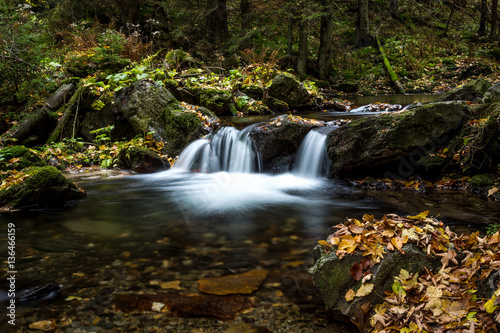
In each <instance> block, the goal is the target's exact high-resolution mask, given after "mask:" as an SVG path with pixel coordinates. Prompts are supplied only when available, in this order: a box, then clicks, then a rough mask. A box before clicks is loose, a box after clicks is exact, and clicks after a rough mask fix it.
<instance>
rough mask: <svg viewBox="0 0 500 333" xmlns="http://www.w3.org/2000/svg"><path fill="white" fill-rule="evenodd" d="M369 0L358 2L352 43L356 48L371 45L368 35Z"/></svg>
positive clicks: (370, 38) (359, 0)
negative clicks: (354, 34)
mask: <svg viewBox="0 0 500 333" xmlns="http://www.w3.org/2000/svg"><path fill="white" fill-rule="evenodd" d="M368 4H369V0H358V20H357V26H356V37H355V40H354V43H355V44H356V46H357V47H362V46H368V45H370V44H371V43H372V40H373V39H372V37H371V35H370V18H369V6H368Z"/></svg>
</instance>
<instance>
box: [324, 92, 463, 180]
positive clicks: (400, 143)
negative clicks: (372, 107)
mask: <svg viewBox="0 0 500 333" xmlns="http://www.w3.org/2000/svg"><path fill="white" fill-rule="evenodd" d="M468 112H469V107H468V106H467V105H466V104H464V103H459V102H441V103H433V104H428V105H425V106H421V107H418V108H414V109H411V110H407V111H405V112H402V113H397V114H382V115H376V116H371V117H366V118H362V119H359V120H354V121H352V122H350V123H349V124H346V125H345V126H341V127H340V128H339V129H338V130H336V131H333V132H332V133H331V134H330V137H329V143H328V154H329V156H330V159H331V160H332V163H333V166H332V171H333V173H334V174H336V175H337V176H340V177H349V176H357V177H359V176H365V175H385V176H388V177H390V176H396V177H403V178H404V177H408V176H411V175H413V174H414V173H416V172H418V171H419V168H420V164H419V160H420V158H422V157H423V156H425V155H426V154H427V153H429V152H432V151H433V150H434V149H436V148H437V147H439V146H442V145H443V144H445V143H446V142H448V141H449V140H450V138H451V135H452V133H453V132H458V130H459V129H460V126H461V125H462V120H463V118H464V117H465V115H466V114H467V113H468ZM388 173H389V174H388Z"/></svg>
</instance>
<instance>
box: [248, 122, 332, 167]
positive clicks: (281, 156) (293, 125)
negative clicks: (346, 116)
mask: <svg viewBox="0 0 500 333" xmlns="http://www.w3.org/2000/svg"><path fill="white" fill-rule="evenodd" d="M318 126H324V122H322V121H317V120H312V119H305V118H301V117H296V116H291V115H288V116H287V115H282V116H279V117H276V118H273V119H271V121H269V122H268V123H266V124H264V125H261V126H259V125H258V126H255V127H254V128H253V129H252V130H251V131H250V137H251V138H252V139H253V141H254V144H255V147H256V149H257V151H259V153H260V154H261V156H262V158H263V163H264V166H263V167H264V171H269V170H271V169H272V168H273V167H274V166H277V165H279V166H280V167H279V170H281V171H285V170H286V169H287V167H286V166H285V165H283V164H286V165H289V167H288V169H289V168H290V167H291V165H290V163H293V158H291V157H293V155H295V153H296V152H297V149H298V147H299V146H300V143H301V142H302V140H303V139H304V137H305V136H306V135H307V133H308V132H309V131H310V130H311V129H313V128H315V127H318Z"/></svg>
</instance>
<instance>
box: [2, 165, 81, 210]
mask: <svg viewBox="0 0 500 333" xmlns="http://www.w3.org/2000/svg"><path fill="white" fill-rule="evenodd" d="M23 172H24V177H23V178H22V181H21V182H15V183H13V184H12V185H10V186H8V187H6V188H3V189H1V190H0V206H2V207H3V208H4V209H5V208H24V207H30V206H37V207H54V206H62V205H63V204H64V203H65V202H66V201H68V200H75V199H81V198H83V197H85V195H86V193H85V191H84V190H82V189H80V188H79V187H78V186H77V185H76V184H75V183H73V182H71V181H69V180H68V179H66V177H64V175H63V174H62V173H61V171H59V170H57V169H56V168H55V167H53V166H46V167H32V168H28V169H23Z"/></svg>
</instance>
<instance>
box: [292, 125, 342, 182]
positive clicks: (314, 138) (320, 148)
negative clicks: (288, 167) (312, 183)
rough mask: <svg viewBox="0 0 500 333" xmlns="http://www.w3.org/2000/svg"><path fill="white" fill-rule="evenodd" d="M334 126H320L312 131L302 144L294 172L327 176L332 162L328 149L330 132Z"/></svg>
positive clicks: (302, 174)
mask: <svg viewBox="0 0 500 333" xmlns="http://www.w3.org/2000/svg"><path fill="white" fill-rule="evenodd" d="M333 129H334V127H320V128H318V129H314V130H312V131H310V132H309V133H308V134H307V135H306V137H305V138H304V140H303V141H302V143H301V144H300V147H299V150H298V152H297V156H296V157H295V166H294V168H293V173H294V174H295V175H297V176H301V177H306V178H318V177H324V176H326V174H327V172H328V169H329V168H330V165H331V162H330V158H329V157H328V153H327V149H326V139H327V138H328V133H330V131H332V130H333Z"/></svg>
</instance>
